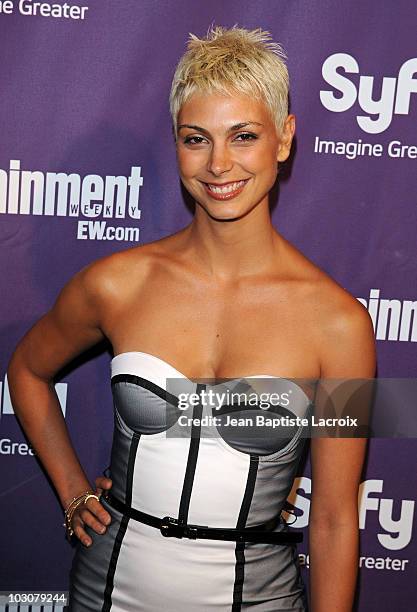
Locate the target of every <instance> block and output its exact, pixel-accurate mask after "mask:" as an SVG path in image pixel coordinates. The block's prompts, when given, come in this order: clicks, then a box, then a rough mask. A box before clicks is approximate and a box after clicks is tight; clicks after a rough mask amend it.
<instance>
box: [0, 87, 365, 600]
mask: <svg viewBox="0 0 417 612" xmlns="http://www.w3.org/2000/svg"><path fill="white" fill-rule="evenodd" d="M178 125H179V126H182V127H180V128H179V135H178V139H177V142H176V154H177V160H178V167H179V174H180V178H181V180H182V182H183V184H184V186H185V187H186V189H187V190H188V191H189V193H190V194H191V195H192V196H193V198H194V200H195V203H196V206H195V214H194V217H193V219H192V221H191V223H190V224H189V225H188V226H186V227H185V228H184V229H182V230H181V231H179V232H177V233H175V234H173V235H171V236H168V237H166V238H163V239H161V240H158V241H156V242H153V243H150V244H146V245H141V246H137V247H133V248H130V249H126V250H125V251H122V252H118V253H114V254H112V255H109V256H107V257H103V258H101V259H99V260H96V261H94V262H93V263H91V264H89V265H87V266H86V267H85V268H83V269H82V270H80V271H79V272H78V273H77V274H75V276H74V277H73V278H72V279H71V280H70V281H69V282H68V283H67V284H66V285H65V287H64V288H63V289H62V291H61V292H60V294H59V296H58V298H57V300H56V302H55V304H54V305H53V307H52V308H51V310H50V311H49V312H47V313H46V314H45V315H44V316H43V317H42V318H41V319H40V320H39V321H37V322H36V323H35V325H34V326H33V327H32V328H31V329H30V330H29V331H28V332H27V333H26V335H25V336H24V337H23V338H22V340H21V341H20V342H19V344H18V346H17V347H16V349H15V351H14V353H13V355H12V359H11V361H10V364H9V367H8V371H7V374H8V379H9V385H10V391H11V396H12V402H13V406H14V408H15V412H16V414H17V416H18V417H19V419H20V421H21V423H22V426H23V427H24V429H25V431H26V433H27V435H28V437H29V439H30V440H31V443H32V445H33V447H34V448H35V450H36V452H37V454H38V456H39V457H40V459H41V461H42V463H43V465H44V466H45V468H46V470H47V472H48V474H49V476H50V477H51V480H52V482H53V484H54V486H55V487H56V490H57V492H58V494H59V497H60V500H61V503H62V505H63V507H64V508H65V507H67V505H68V503H69V501H70V500H71V499H72V498H73V497H75V496H76V495H78V494H79V493H81V492H83V491H85V490H87V489H93V488H94V487H92V486H91V484H90V483H89V481H88V479H87V477H86V475H85V472H84V470H83V468H82V466H81V465H80V463H79V461H78V458H77V456H76V454H75V451H74V449H73V446H72V444H71V441H70V439H69V436H68V431H67V428H66V425H65V421H64V419H63V416H62V413H61V410H60V408H59V404H58V399H57V396H56V392H55V390H54V387H53V378H54V376H55V375H56V374H57V373H58V372H59V371H60V370H61V368H62V367H63V366H64V365H65V364H67V363H68V362H69V361H71V360H72V359H73V358H75V357H76V356H77V355H79V354H80V353H82V352H83V351H84V350H86V349H87V348H89V347H91V346H92V345H95V344H96V343H98V342H99V341H100V340H102V339H103V338H107V339H108V340H109V341H110V342H111V344H112V346H113V350H114V354H115V355H117V354H119V353H122V352H126V351H143V352H147V353H151V354H153V355H156V356H158V357H160V358H161V359H163V360H165V361H166V362H168V363H170V364H171V365H173V366H174V367H175V368H176V369H177V370H179V371H180V372H182V373H183V374H184V375H185V376H187V377H188V378H194V377H196V378H199V377H201V378H205V377H219V378H221V377H231V378H234V377H239V376H248V375H253V374H259V373H260V372H263V373H265V374H270V375H274V376H282V377H287V378H305V379H318V378H320V377H322V378H372V377H373V376H374V373H375V363H376V351H375V339H374V332H373V326H372V321H371V318H370V316H369V314H368V311H367V310H366V308H365V307H364V306H363V305H362V304H361V303H360V302H359V301H358V300H357V299H356V298H355V297H353V296H352V295H350V294H349V293H348V292H347V291H346V290H345V289H343V288H342V287H341V286H340V285H339V284H338V283H337V282H335V281H334V280H333V279H331V278H330V277H329V276H328V275H327V274H326V273H325V272H323V271H322V270H321V269H320V268H318V267H317V266H316V265H315V264H314V263H313V262H311V261H310V260H309V259H308V258H306V257H305V256H304V255H303V254H302V253H301V252H300V251H299V250H298V249H296V248H295V247H294V246H292V245H291V244H290V243H289V242H288V241H287V240H286V239H285V238H284V237H283V236H281V235H280V234H279V233H278V232H277V231H276V229H275V228H274V227H273V225H272V223H271V218H270V211H269V203H268V194H269V192H270V190H271V188H272V187H273V185H274V183H275V181H276V178H277V171H278V166H279V164H280V163H282V162H283V161H285V160H286V159H287V158H288V156H289V153H290V150H291V143H292V140H293V136H294V132H295V116H294V115H288V116H287V119H286V121H285V125H284V127H283V130H282V132H281V134H277V131H276V129H275V126H274V123H273V121H272V119H271V117H270V115H269V112H268V109H267V107H266V105H265V104H264V103H263V102H262V100H260V99H251V98H248V97H246V96H240V95H233V96H224V95H220V94H210V95H201V94H194V95H193V96H192V97H191V98H189V100H188V101H187V102H186V103H185V104H184V105H183V107H182V108H181V110H180V113H179V117H178ZM190 126H191V127H190ZM246 179H249V180H248V182H247V184H246V186H245V188H244V189H243V191H242V192H241V193H240V194H239V195H238V196H236V197H235V198H231V199H229V200H227V201H218V200H216V199H215V198H213V197H212V196H211V195H210V193H209V192H208V191H207V189H206V187H205V185H204V183H217V184H219V183H220V184H221V183H227V182H230V181H232V182H234V181H240V180H246ZM170 205H172V206H178V204H175V203H171V204H170ZM365 447H366V444H365V440H362V439H329V438H320V439H313V440H312V441H311V462H312V480H313V494H312V501H311V511H310V528H309V540H310V558H311V570H310V573H311V581H310V584H311V605H312V607H311V612H328V611H329V610H332V612H350V610H351V609H352V602H353V597H354V590H355V584H356V575H357V566H358V533H359V531H358V508H357V495H358V486H359V481H360V475H361V469H362V465H363V460H364V453H365ZM95 482H96V486H97V491H98V492H101V491H102V489H108V488H110V487H111V480H110V479H107V478H104V477H98V478H97V479H96V481H95ZM109 521H110V516H109V514H108V513H107V512H106V510H105V509H104V507H103V506H102V505H101V503H100V502H99V501H97V500H95V499H90V500H88V502H87V504H86V506H85V507H83V508H82V509H80V510H77V512H76V513H75V517H74V522H73V525H74V529H75V534H76V536H77V537H78V538H80V539H81V541H83V542H84V543H91V538H90V537H89V536H88V534H87V533H86V532H85V530H84V529H83V525H84V524H86V525H89V526H90V527H91V528H92V529H94V531H96V532H97V533H101V532H104V531H103V530H105V526H106V524H108V522H109Z"/></svg>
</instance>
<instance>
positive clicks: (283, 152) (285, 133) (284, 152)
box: [277, 115, 295, 162]
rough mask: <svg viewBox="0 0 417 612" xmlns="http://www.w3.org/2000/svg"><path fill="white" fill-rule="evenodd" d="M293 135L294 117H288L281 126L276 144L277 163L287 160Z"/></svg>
mask: <svg viewBox="0 0 417 612" xmlns="http://www.w3.org/2000/svg"><path fill="white" fill-rule="evenodd" d="M294 134H295V115H288V116H287V118H286V119H285V121H284V125H283V126H282V130H281V136H280V138H279V143H278V151H277V162H283V161H285V160H286V159H288V157H289V155H290V151H291V144H292V140H293V138H294Z"/></svg>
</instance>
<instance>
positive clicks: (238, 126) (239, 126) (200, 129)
mask: <svg viewBox="0 0 417 612" xmlns="http://www.w3.org/2000/svg"><path fill="white" fill-rule="evenodd" d="M248 125H260V126H262V125H263V124H262V123H258V121H245V122H243V123H236V124H235V125H232V126H231V127H229V128H228V129H227V132H234V131H235V130H241V129H242V128H244V127H247V126H248ZM181 128H190V129H191V130H197V131H198V132H204V133H205V134H209V133H210V132H209V131H208V130H206V129H205V128H203V127H200V126H199V125H190V124H189V123H182V124H181V125H179V126H178V131H179V130H180V129H181Z"/></svg>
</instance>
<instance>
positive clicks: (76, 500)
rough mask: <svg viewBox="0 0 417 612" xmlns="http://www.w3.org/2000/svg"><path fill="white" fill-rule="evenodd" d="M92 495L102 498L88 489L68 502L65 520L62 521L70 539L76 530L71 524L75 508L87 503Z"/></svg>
mask: <svg viewBox="0 0 417 612" xmlns="http://www.w3.org/2000/svg"><path fill="white" fill-rule="evenodd" d="M90 497H94V498H95V499H97V500H98V501H99V500H100V498H99V496H98V495H96V494H95V493H93V492H92V491H86V492H84V493H81V495H78V496H77V497H74V498H73V499H72V501H71V502H70V503H69V504H68V506H67V509H66V510H65V512H64V515H65V522H64V523H62V526H63V527H65V529H66V535H67V538H68V540H70V538H71V536H72V535H73V533H74V530H73V528H72V526H71V521H72V517H73V516H74V512H75V510H76V509H77V508H78V506H80V505H81V504H82V503H84V504H85V503H86V502H87V500H88V499H90Z"/></svg>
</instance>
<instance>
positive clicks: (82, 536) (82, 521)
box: [71, 476, 112, 546]
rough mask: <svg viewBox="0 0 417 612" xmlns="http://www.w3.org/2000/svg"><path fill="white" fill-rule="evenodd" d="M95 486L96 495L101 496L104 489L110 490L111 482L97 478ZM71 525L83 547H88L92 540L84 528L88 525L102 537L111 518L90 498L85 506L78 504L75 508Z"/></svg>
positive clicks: (103, 477)
mask: <svg viewBox="0 0 417 612" xmlns="http://www.w3.org/2000/svg"><path fill="white" fill-rule="evenodd" d="M95 484H96V494H97V495H101V493H102V492H103V490H104V489H111V487H112V480H111V478H106V477H105V476H98V477H97V478H96V479H95ZM71 523H72V528H73V530H74V534H75V535H76V536H77V538H79V540H81V542H82V543H83V544H84V546H90V544H91V543H92V539H91V537H90V536H89V535H88V533H87V532H86V531H85V529H84V526H85V525H88V526H89V527H91V528H92V529H94V531H95V532H96V533H98V534H100V535H103V534H104V533H105V532H106V527H107V526H108V525H110V523H111V516H110V514H109V513H108V512H107V510H106V509H105V508H104V506H102V504H101V503H100V502H99V501H98V500H97V499H95V498H94V497H90V498H89V499H88V500H87V503H86V504H84V503H83V504H80V505H79V506H78V507H77V508H76V510H75V512H74V514H73V517H72V521H71Z"/></svg>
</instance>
